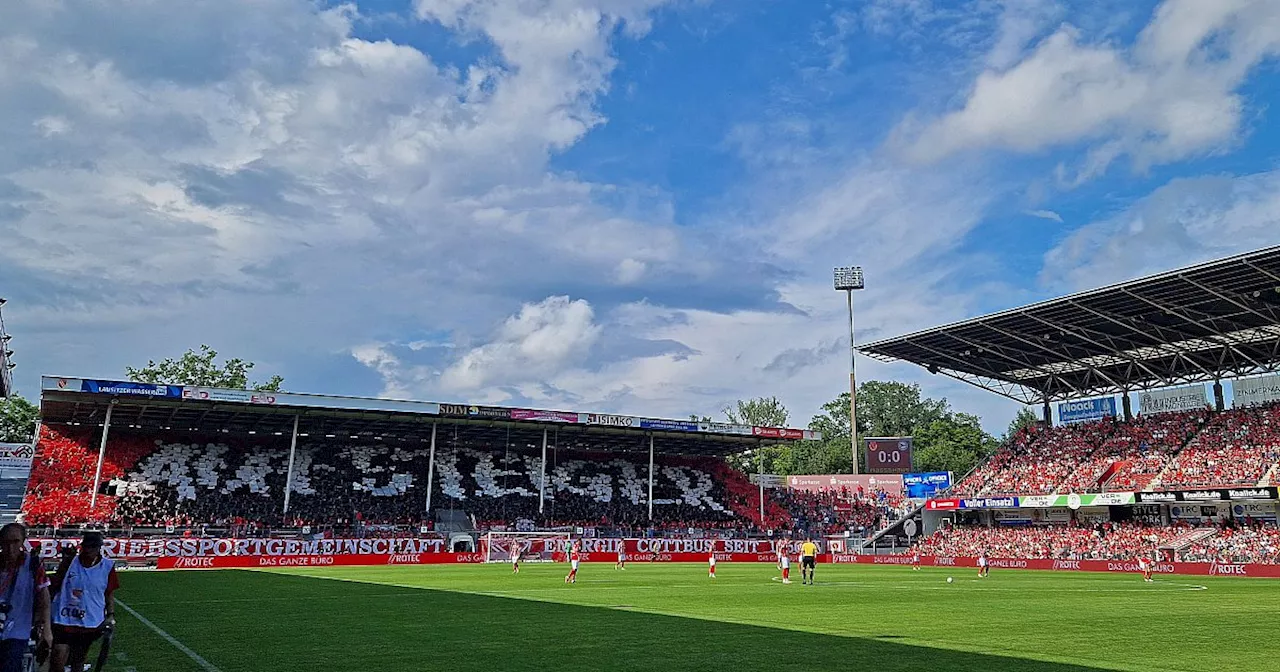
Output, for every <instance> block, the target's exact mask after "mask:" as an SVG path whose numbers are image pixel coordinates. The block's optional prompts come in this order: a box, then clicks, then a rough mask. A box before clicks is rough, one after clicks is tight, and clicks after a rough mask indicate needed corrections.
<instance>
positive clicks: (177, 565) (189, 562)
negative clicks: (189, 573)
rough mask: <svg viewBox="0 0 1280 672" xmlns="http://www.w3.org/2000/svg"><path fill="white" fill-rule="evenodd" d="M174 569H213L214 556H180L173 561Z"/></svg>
mask: <svg viewBox="0 0 1280 672" xmlns="http://www.w3.org/2000/svg"><path fill="white" fill-rule="evenodd" d="M173 568H174V569H212V568H213V558H212V557H207V558H178V559H176V560H174V561H173Z"/></svg>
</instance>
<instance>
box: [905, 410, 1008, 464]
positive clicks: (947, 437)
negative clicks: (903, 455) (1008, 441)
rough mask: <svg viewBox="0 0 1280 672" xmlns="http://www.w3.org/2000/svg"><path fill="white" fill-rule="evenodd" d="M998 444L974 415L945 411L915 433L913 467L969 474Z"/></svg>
mask: <svg viewBox="0 0 1280 672" xmlns="http://www.w3.org/2000/svg"><path fill="white" fill-rule="evenodd" d="M999 445H1000V443H999V441H997V440H996V439H995V438H994V437H992V436H991V435H990V434H988V433H986V432H985V431H983V429H982V422H981V420H979V419H978V416H976V415H969V414H968V413H954V414H952V413H948V414H947V417H945V418H941V419H939V420H934V421H933V422H931V423H929V425H928V426H927V427H921V428H918V429H917V430H916V432H915V453H916V455H915V461H916V468H917V469H919V470H921V471H950V472H953V473H954V474H955V476H956V478H960V477H962V476H964V475H965V474H968V473H969V471H970V470H971V469H973V468H974V467H975V466H977V464H978V463H979V462H981V461H982V460H984V459H986V458H987V457H988V456H989V455H991V454H992V453H994V452H995V451H996V448H998V447H999Z"/></svg>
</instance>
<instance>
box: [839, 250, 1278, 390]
mask: <svg viewBox="0 0 1280 672" xmlns="http://www.w3.org/2000/svg"><path fill="white" fill-rule="evenodd" d="M858 349H859V351H860V352H862V353H863V354H866V355H869V356H871V357H874V358H876V359H879V360H882V361H895V360H903V361H907V362H912V363H914V364H919V365H920V366H923V367H925V368H927V369H928V370H929V371H930V372H931V373H940V374H943V375H946V376H950V377H952V378H956V379H958V380H962V381H964V382H966V383H970V384H972V385H976V386H978V387H981V388H984V389H987V390H990V391H992V392H996V393H997V394H1000V395H1003V396H1006V397H1009V398H1010V399H1014V400H1016V401H1021V402H1024V403H1028V404H1030V403H1037V402H1048V401H1054V400H1061V399H1071V398H1080V397H1088V396H1095V395H1101V394H1114V393H1118V392H1126V391H1131V390H1143V389H1150V388H1153V387H1166V386H1170V385H1177V384H1182V383H1196V382H1206V381H1212V380H1219V379H1222V378H1226V377H1232V376H1243V375H1249V374H1252V373H1262V372H1267V371H1275V370H1277V368H1280V247H1271V248H1267V249H1263V250H1258V251H1256V252H1250V253H1248V254H1242V255H1239V256H1235V257H1230V258H1227V259H1222V260H1219V261H1214V262H1209V263H1206V264H1200V265H1198V266H1191V267H1189V268H1184V269H1181V270H1177V271H1171V272H1168V273H1161V274H1159V275H1153V276H1150V277H1146V278H1141V279H1138V280H1133V281H1130V282H1124V283H1120V284H1116V285H1111V286H1109V287H1103V288H1101V289H1095V290H1092V291H1087V292H1082V293H1079V294H1073V295H1071V296H1065V297H1062V298H1060V299H1053V300H1051V301H1044V302H1041V303H1036V304H1032V305H1030V306H1026V307H1023V308H1015V309H1013V310H1006V311H1004V312H1000V313H995V314H993V315H988V316H986V317H979V318H976V319H971V320H966V321H964V322H957V323H955V324H950V325H946V326H942V327H936V328H934V329H928V330H926V331H921V332H917V333H914V334H908V335H906V336H899V337H897V338H891V339H887V340H882V341H877V342H875V343H870V344H868V345H864V346H862V347H860V348H858Z"/></svg>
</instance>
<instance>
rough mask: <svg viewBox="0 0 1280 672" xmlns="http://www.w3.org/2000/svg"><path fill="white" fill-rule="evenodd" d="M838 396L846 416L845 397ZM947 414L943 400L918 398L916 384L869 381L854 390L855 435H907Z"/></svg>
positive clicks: (847, 396)
mask: <svg viewBox="0 0 1280 672" xmlns="http://www.w3.org/2000/svg"><path fill="white" fill-rule="evenodd" d="M841 396H842V397H844V403H845V408H846V413H847V412H848V411H847V409H848V404H849V395H847V394H845V395H841ZM824 408H825V407H824ZM949 412H950V407H949V406H948V404H947V400H946V399H929V398H921V396H920V386H919V385H916V384H913V385H907V384H905V383H898V382H892V381H890V382H883V381H879V380H871V381H867V382H865V383H863V384H862V385H861V386H859V387H858V435H859V436H908V435H910V434H911V433H912V432H913V431H914V430H915V429H916V428H918V427H926V426H928V425H929V424H931V423H932V422H933V421H934V420H940V419H942V418H944V417H946V415H947V414H948V413H949Z"/></svg>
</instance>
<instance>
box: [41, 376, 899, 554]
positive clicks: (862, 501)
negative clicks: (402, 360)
mask: <svg viewBox="0 0 1280 672" xmlns="http://www.w3.org/2000/svg"><path fill="white" fill-rule="evenodd" d="M41 414H42V426H41V434H40V439H39V442H38V444H37V447H36V454H35V459H34V466H33V469H32V473H31V478H30V481H29V484H28V488H27V490H26V497H25V501H24V506H23V513H24V515H25V519H26V522H28V523H30V524H33V525H37V526H60V527H65V526H69V525H71V526H74V525H80V524H85V523H91V524H95V525H103V526H107V527H110V528H112V529H125V528H128V529H133V530H151V531H153V532H164V531H169V532H179V531H181V530H184V529H196V530H200V531H202V532H210V533H212V532H228V533H236V534H243V533H246V532H249V533H254V534H267V533H273V534H279V533H297V532H301V531H303V530H306V531H308V532H319V531H325V532H329V533H333V534H339V535H341V534H349V533H356V532H357V531H358V532H359V533H361V534H365V533H368V531H369V530H381V531H385V532H388V533H392V532H395V533H400V534H415V533H416V534H423V533H427V532H430V533H433V534H434V533H437V532H464V533H471V534H472V535H473V536H478V534H477V533H478V532H481V531H484V530H515V529H535V528H536V529H549V528H556V529H564V528H573V529H588V530H590V531H591V533H593V534H599V535H613V536H626V535H640V534H651V533H654V532H659V533H676V534H683V535H690V534H694V535H738V536H742V535H748V534H767V533H768V532H770V531H783V530H786V531H791V530H796V531H797V532H801V531H803V532H813V533H822V534H832V533H848V532H850V531H852V532H853V533H863V532H865V531H867V530H871V529H875V528H876V527H878V525H879V522H880V521H881V519H882V518H883V517H884V516H885V515H887V514H888V512H889V511H891V510H892V509H893V508H894V507H896V506H900V505H901V493H900V492H864V493H858V494H857V495H855V494H852V493H846V494H847V495H848V496H845V497H841V498H839V501H836V500H835V498H834V495H833V494H832V493H817V494H805V493H788V492H786V491H778V490H773V489H766V488H763V487H760V486H758V485H756V484H753V483H751V482H750V481H749V480H748V478H747V476H746V475H745V474H743V473H741V472H739V471H737V470H734V469H732V468H730V467H729V466H728V464H727V463H726V461H725V459H724V458H725V457H726V456H727V455H733V454H737V453H742V452H744V451H750V450H754V449H757V448H759V447H761V446H766V445H770V444H774V443H779V442H787V441H799V440H806V439H808V440H813V439H817V438H820V435H819V434H818V433H816V432H813V431H809V430H800V429H789V428H776V427H752V426H744V425H733V424H726V423H715V422H693V421H689V420H664V419H656V418H642V417H633V416H623V415H608V414H596V413H577V412H564V411H545V410H536V409H520V408H503V407H494V406H479V405H473V404H448V403H435V402H415V401H396V400H384V399H362V398H351V397H333V396H324V395H308V394H291V393H262V392H252V391H244V390H222V389H207V388H199V387H192V386H175V385H150V384H142V383H131V382H122V381H106V380H91V379H79V378H67V377H46V378H44V379H43V381H42V395H41Z"/></svg>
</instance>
